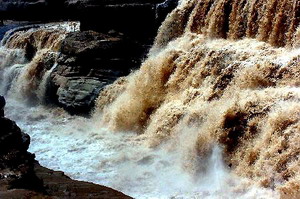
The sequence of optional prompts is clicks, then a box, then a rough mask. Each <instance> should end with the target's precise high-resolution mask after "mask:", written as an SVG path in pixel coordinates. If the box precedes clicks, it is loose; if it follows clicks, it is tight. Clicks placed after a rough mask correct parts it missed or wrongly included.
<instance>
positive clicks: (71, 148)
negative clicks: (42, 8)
mask: <svg viewBox="0 0 300 199" xmlns="http://www.w3.org/2000/svg"><path fill="white" fill-rule="evenodd" d="M299 10H300V8H299V3H298V1H276V0H274V1H267V0H244V1H230V0H215V1H213V0H200V1H193V0H183V1H181V2H180V3H179V6H178V7H177V8H176V9H175V10H174V11H173V12H172V13H170V14H169V15H168V17H167V19H166V20H165V22H164V23H163V24H162V26H161V27H160V30H159V33H158V36H157V38H156V41H155V44H154V46H153V47H152V49H151V50H150V53H149V56H148V58H147V59H146V60H145V62H144V63H143V64H142V65H141V67H140V69H139V70H137V71H135V72H133V73H132V74H130V75H129V76H128V77H124V78H120V79H119V80H117V81H116V82H115V83H114V84H112V85H110V86H108V87H106V88H105V89H104V90H103V91H102V92H101V93H99V97H98V99H97V101H96V107H95V110H94V112H93V115H92V116H91V118H83V117H79V116H70V115H68V114H67V113H66V112H65V111H64V110H62V109H60V108H57V107H49V106H47V105H45V104H44V103H43V100H44V99H43V96H45V95H44V93H45V89H46V85H47V84H46V82H47V77H48V76H49V75H50V73H51V71H52V70H53V69H54V68H55V67H56V61H55V59H56V57H57V54H58V46H59V43H60V42H61V41H62V39H63V38H64V36H65V34H66V33H67V32H68V31H72V30H71V29H70V28H62V27H64V26H61V27H60V28H58V27H57V26H56V28H53V27H52V28H49V27H44V28H40V29H32V30H27V31H25V32H24V31H23V32H17V33H15V34H12V35H10V36H9V37H6V38H5V39H6V40H5V42H3V44H2V47H1V50H0V53H1V54H0V56H1V62H0V69H1V72H0V81H1V92H2V93H4V94H5V95H6V96H7V97H8V101H9V103H8V106H7V108H6V111H7V114H8V116H9V117H11V118H12V119H14V120H16V121H17V123H18V124H19V125H20V126H21V128H22V129H24V131H25V132H26V133H28V134H29V135H30V136H31V137H32V144H31V146H30V150H31V151H32V152H34V153H35V154H36V156H37V159H38V160H39V161H40V162H41V164H43V165H45V166H47V167H49V168H52V169H56V170H63V171H65V172H66V174H68V175H69V176H71V177H72V178H75V179H81V180H86V181H91V182H95V183H99V184H104V185H107V186H111V187H112V188H115V189H118V190H120V191H123V192H124V193H126V194H128V195H131V196H133V197H136V198H172V197H175V198H280V197H281V198H297V197H298V196H299V193H300V192H299V190H300V189H299V187H300V184H299V183H300V181H299V177H300V169H299V168H300V167H299V163H300V162H299V153H300V147H299V144H298V143H299V141H300V136H299V135H300V134H299V114H300V103H299V102H300V89H299V85H300V82H299V76H300V74H299V72H300V70H299V57H300V50H299V48H298V40H299V31H298V26H299ZM27 37H30V38H31V42H29V43H30V44H31V43H34V47H35V49H36V53H35V54H34V56H33V57H32V59H30V61H29V60H28V57H30V54H29V55H28V54H27V55H26V53H25V52H28V48H30V46H26V45H29V44H28V43H26V42H24V41H27V40H28V39H26V40H24V38H27ZM32 38H34V39H32ZM26 48H27V50H26ZM29 52H30V51H29ZM49 60H50V61H49ZM46 63H48V65H49V66H48V67H44V66H45V64H46ZM49 63H51V64H49ZM32 102H34V103H32Z"/></svg>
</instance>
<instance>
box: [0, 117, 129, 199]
mask: <svg viewBox="0 0 300 199" xmlns="http://www.w3.org/2000/svg"><path fill="white" fill-rule="evenodd" d="M0 127H1V129H0V198H1V199H12V198H18V199H20V198H26V199H29V198H41V199H51V198H66V199H67V198H95V199H96V198H97V199H98V198H103V199H111V198H114V199H129V198H130V197H128V196H126V195H124V194H122V193H120V192H118V191H115V190H113V189H110V188H107V187H104V186H100V185H95V184H92V183H87V182H81V181H75V180H72V179H70V178H69V177H67V176H65V175H64V173H63V172H57V171H52V170H49V169H47V168H44V167H42V166H40V165H39V163H38V162H37V161H35V160H34V157H35V156H34V155H33V154H31V153H29V152H27V149H28V146H29V143H30V137H29V136H28V135H27V134H25V133H23V132H22V131H21V130H20V128H19V127H18V126H17V125H16V123H15V122H13V121H11V120H9V119H7V118H5V117H0Z"/></svg>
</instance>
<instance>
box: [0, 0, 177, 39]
mask: <svg viewBox="0 0 300 199" xmlns="http://www.w3.org/2000/svg"><path fill="white" fill-rule="evenodd" d="M164 1H165V0H101V1H100V0H99V1H97V0H6V1H0V19H1V18H5V19H15V20H35V21H42V20H58V19H64V20H68V19H70V20H79V21H80V22H81V29H82V30H95V31H98V32H108V31H109V30H112V29H113V30H116V31H118V32H123V33H124V34H127V35H129V36H131V37H134V38H138V39H139V40H144V41H147V40H150V41H149V42H150V43H151V41H152V39H153V37H154V36H155V34H156V31H157V28H158V26H159V25H160V23H161V22H162V20H163V19H164V18H165V16H166V15H167V13H168V12H169V11H170V10H171V9H173V8H174V7H175V6H174V5H176V4H177V1H178V0H166V3H164ZM54 13H55V14H54Z"/></svg>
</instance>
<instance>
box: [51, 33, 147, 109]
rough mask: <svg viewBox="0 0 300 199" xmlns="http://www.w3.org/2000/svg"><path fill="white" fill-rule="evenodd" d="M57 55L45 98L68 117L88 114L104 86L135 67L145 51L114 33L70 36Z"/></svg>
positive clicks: (133, 42) (138, 45)
mask: <svg viewBox="0 0 300 199" xmlns="http://www.w3.org/2000/svg"><path fill="white" fill-rule="evenodd" d="M60 51H61V55H60V56H59V58H58V60H57V63H58V65H57V67H56V68H55V69H54V71H53V72H52V74H51V78H50V85H49V89H48V90H49V92H48V96H50V99H52V101H54V102H56V103H58V104H59V105H61V106H63V107H64V108H66V109H67V110H68V111H70V112H71V113H87V112H89V110H90V109H91V108H92V107H93V105H94V101H95V99H96V98H97V97H98V94H99V92H100V90H101V89H102V88H103V87H104V86H106V85H107V84H110V83H112V82H113V81H115V80H116V79H117V78H118V77H120V76H124V75H127V74H128V73H129V72H130V70H131V69H133V68H135V67H137V66H138V64H139V63H140V62H141V59H142V55H143V54H144V51H145V49H142V47H141V45H140V44H138V43H137V42H135V41H132V40H130V39H127V38H125V37H124V36H123V35H122V34H118V33H116V32H110V34H109V35H108V34H101V33H97V32H94V31H84V32H74V33H70V34H69V35H68V36H67V37H66V39H65V40H64V41H63V42H62V46H61V50H60Z"/></svg>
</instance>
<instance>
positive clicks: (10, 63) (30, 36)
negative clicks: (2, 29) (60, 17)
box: [0, 22, 78, 102]
mask: <svg viewBox="0 0 300 199" xmlns="http://www.w3.org/2000/svg"><path fill="white" fill-rule="evenodd" d="M74 24H75V25H77V23H75V22H71V23H69V24H68V23H52V24H45V25H40V26H41V27H38V28H36V27H33V28H30V27H29V28H28V29H25V30H22V29H21V30H16V31H14V32H13V34H11V33H10V32H8V33H7V35H6V36H5V39H4V40H3V41H5V42H3V43H2V44H3V46H2V47H1V55H0V56H1V59H0V60H2V61H1V62H0V69H1V73H3V74H2V78H1V79H2V81H4V82H3V84H5V85H2V89H1V90H2V91H1V92H2V93H7V92H8V90H9V89H10V90H9V93H10V95H13V96H14V97H15V98H20V99H26V100H28V101H31V102H33V101H34V102H43V98H44V97H45V96H42V95H44V94H45V89H46V82H45V81H47V79H48V76H49V75H50V72H49V71H51V69H53V66H54V65H55V62H56V59H57V57H58V50H59V48H60V44H61V42H62V40H63V39H64V38H65V36H66V34H67V33H68V32H70V31H75V30H76V27H75V26H74ZM72 28H73V29H72ZM77 28H78V27H77Z"/></svg>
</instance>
